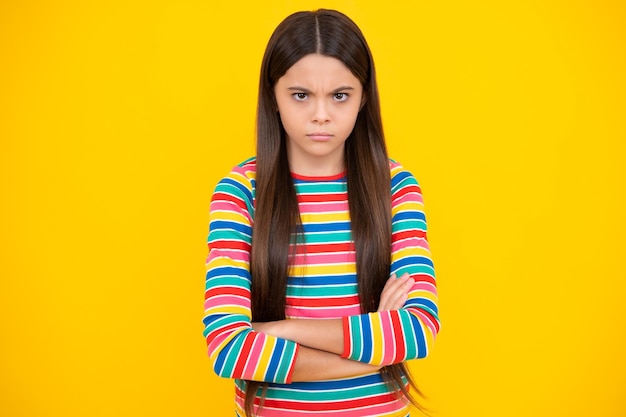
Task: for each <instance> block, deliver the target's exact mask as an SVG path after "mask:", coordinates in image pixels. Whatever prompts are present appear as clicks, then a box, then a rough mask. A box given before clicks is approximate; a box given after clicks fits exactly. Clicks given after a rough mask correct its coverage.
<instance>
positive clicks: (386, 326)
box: [374, 311, 396, 363]
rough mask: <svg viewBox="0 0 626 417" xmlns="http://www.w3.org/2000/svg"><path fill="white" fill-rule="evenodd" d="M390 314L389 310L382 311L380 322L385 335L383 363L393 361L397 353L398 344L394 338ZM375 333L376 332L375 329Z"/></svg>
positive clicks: (383, 335)
mask: <svg viewBox="0 0 626 417" xmlns="http://www.w3.org/2000/svg"><path fill="white" fill-rule="evenodd" d="M390 314H391V313H390V312H389V311H385V312H383V313H380V316H381V317H380V322H381V325H382V332H381V333H382V337H383V346H382V348H383V363H392V362H393V359H394V356H395V355H396V346H395V343H394V340H393V324H392V323H391V317H390ZM374 333H376V331H375V330H374ZM374 349H376V346H374Z"/></svg>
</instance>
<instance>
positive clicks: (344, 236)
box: [305, 231, 352, 244]
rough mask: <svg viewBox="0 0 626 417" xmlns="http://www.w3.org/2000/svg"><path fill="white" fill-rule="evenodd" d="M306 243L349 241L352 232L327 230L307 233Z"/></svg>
mask: <svg viewBox="0 0 626 417" xmlns="http://www.w3.org/2000/svg"><path fill="white" fill-rule="evenodd" d="M305 238H306V243H329V244H330V243H342V242H351V241H352V233H351V232H349V231H346V232H332V233H331V232H327V233H308V234H307V235H306V236H305Z"/></svg>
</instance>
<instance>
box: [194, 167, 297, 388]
mask: <svg viewBox="0 0 626 417" xmlns="http://www.w3.org/2000/svg"><path fill="white" fill-rule="evenodd" d="M248 165H250V162H249V163H248ZM253 176H254V173H253V172H251V170H250V169H248V170H246V165H245V163H244V164H242V166H239V167H236V168H235V169H234V170H233V172H231V174H230V175H229V176H227V177H226V178H224V179H223V180H222V181H220V182H219V183H218V185H217V186H216V188H215V192H214V194H213V197H212V200H211V209H210V226H209V237H208V246H209V255H208V258H207V262H206V291H205V303H204V319H203V323H204V336H205V338H206V342H207V347H208V355H209V357H210V359H211V361H212V362H213V368H214V370H215V372H216V373H217V374H218V375H219V376H222V377H226V378H237V379H249V380H256V381H265V382H278V383H289V382H291V381H290V380H291V373H292V372H293V367H294V363H295V358H296V355H297V351H298V345H297V344H296V343H294V342H292V341H288V340H285V339H279V338H276V337H273V336H270V335H266V334H264V333H258V332H255V331H253V330H252V327H251V318H252V314H251V302H250V287H251V284H250V283H251V276H250V267H249V265H250V246H251V242H252V222H253V220H252V214H251V213H253V210H254V208H253V207H254V203H253Z"/></svg>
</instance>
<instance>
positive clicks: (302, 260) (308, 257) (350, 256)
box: [294, 252, 356, 267]
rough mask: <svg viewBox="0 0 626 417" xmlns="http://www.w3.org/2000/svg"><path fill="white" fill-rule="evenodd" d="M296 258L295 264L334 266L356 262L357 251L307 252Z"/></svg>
mask: <svg viewBox="0 0 626 417" xmlns="http://www.w3.org/2000/svg"><path fill="white" fill-rule="evenodd" d="M294 258H295V259H294V265H323V264H334V265H333V266H337V267H338V266H340V265H341V264H354V262H356V253H355V252H340V253H306V254H300V255H296V256H295V257H294ZM352 266H353V265H352Z"/></svg>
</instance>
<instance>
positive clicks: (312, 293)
mask: <svg viewBox="0 0 626 417" xmlns="http://www.w3.org/2000/svg"><path fill="white" fill-rule="evenodd" d="M358 291H359V290H358V287H357V286H356V284H349V285H341V286H332V287H331V286H323V285H322V286H319V287H311V286H310V284H307V285H304V286H296V285H289V286H288V287H287V295H288V296H298V297H299V298H306V297H324V296H330V297H332V296H343V297H350V296H352V295H354V294H356V293H358Z"/></svg>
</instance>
